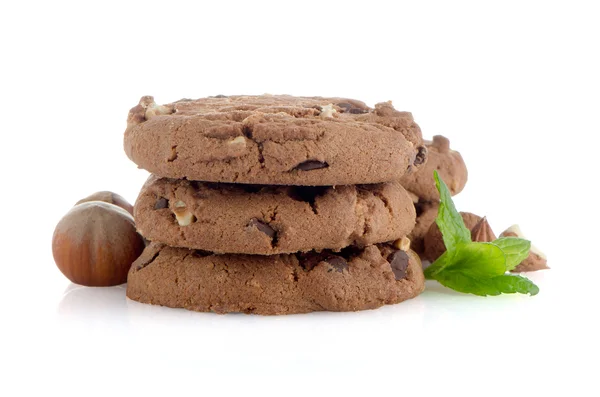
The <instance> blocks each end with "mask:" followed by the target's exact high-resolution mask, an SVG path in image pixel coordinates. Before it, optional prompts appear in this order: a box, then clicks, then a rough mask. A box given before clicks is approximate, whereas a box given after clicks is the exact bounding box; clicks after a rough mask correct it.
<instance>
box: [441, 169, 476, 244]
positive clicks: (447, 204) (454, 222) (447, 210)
mask: <svg viewBox="0 0 600 397" xmlns="http://www.w3.org/2000/svg"><path fill="white" fill-rule="evenodd" d="M433 178H434V179H435V186H436V187H437V189H438V191H439V192H440V207H439V209H438V214H437V217H436V218H435V223H437V225H438V227H439V228H440V231H441V232H442V237H443V239H444V245H445V246H446V250H447V251H453V250H454V248H455V247H456V246H457V245H458V244H461V243H470V242H471V232H470V231H469V229H467V228H466V226H465V223H464V222H463V219H462V216H460V214H459V213H458V211H456V208H455V207H454V202H453V201H452V196H451V195H450V191H449V190H448V186H446V184H445V183H444V181H443V180H441V179H440V176H439V175H438V172H437V171H433Z"/></svg>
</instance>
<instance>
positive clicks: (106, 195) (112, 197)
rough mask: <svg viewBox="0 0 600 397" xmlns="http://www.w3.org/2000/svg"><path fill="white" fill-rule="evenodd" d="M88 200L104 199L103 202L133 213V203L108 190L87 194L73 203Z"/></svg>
mask: <svg viewBox="0 0 600 397" xmlns="http://www.w3.org/2000/svg"><path fill="white" fill-rule="evenodd" d="M90 201H104V202H105V203H110V204H114V205H116V206H119V207H121V208H123V209H124V210H125V211H127V212H129V213H130V214H131V215H133V205H131V204H129V202H128V201H127V200H125V199H124V198H123V197H122V196H120V195H118V194H117V193H113V192H109V191H103V192H96V193H94V194H91V195H89V196H87V197H86V198H83V199H81V200H79V201H78V202H77V203H75V205H78V204H82V203H87V202H90Z"/></svg>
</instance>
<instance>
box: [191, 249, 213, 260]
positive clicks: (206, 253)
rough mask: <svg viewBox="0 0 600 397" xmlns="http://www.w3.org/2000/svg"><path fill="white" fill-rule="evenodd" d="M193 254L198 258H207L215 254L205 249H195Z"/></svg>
mask: <svg viewBox="0 0 600 397" xmlns="http://www.w3.org/2000/svg"><path fill="white" fill-rule="evenodd" d="M192 255H193V256H195V257H196V258H205V257H207V256H211V255H213V253H212V252H209V251H204V250H194V252H192Z"/></svg>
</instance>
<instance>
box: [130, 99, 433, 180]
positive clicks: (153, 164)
mask: <svg viewBox="0 0 600 397" xmlns="http://www.w3.org/2000/svg"><path fill="white" fill-rule="evenodd" d="M124 147H125V152H126V153H127V155H128V156H129V158H130V159H131V160H132V161H133V162H135V163H136V164H137V165H138V166H139V167H140V168H144V169H146V170H148V171H150V172H152V173H154V174H156V175H159V176H162V177H169V178H185V179H189V180H200V181H208V182H230V183H250V184H270V185H307V186H325V185H351V184H367V183H381V182H390V181H394V180H398V179H400V178H401V177H402V176H404V175H405V174H407V173H410V172H413V171H416V170H418V169H419V168H420V167H421V166H422V165H423V164H424V163H425V161H426V158H427V149H426V147H425V146H424V145H423V143H422V136H421V131H420V129H419V126H418V125H417V124H416V123H415V122H414V120H413V117H412V115H411V114H410V113H408V112H399V111H397V110H395V109H394V107H393V106H392V105H391V103H389V102H386V103H379V104H377V105H375V108H370V107H368V106H366V105H365V104H364V103H363V102H360V101H356V100H351V99H344V98H321V97H292V96H287V95H262V96H230V97H226V96H223V95H219V96H217V97H210V98H203V99H198V100H188V99H182V100H180V101H177V102H174V103H170V104H167V105H157V104H156V103H155V102H154V99H153V98H152V97H149V96H148V97H143V98H142V99H141V100H140V102H139V104H138V105H137V106H135V107H134V108H133V109H131V110H130V112H129V116H128V119H127V129H126V131H125V140H124Z"/></svg>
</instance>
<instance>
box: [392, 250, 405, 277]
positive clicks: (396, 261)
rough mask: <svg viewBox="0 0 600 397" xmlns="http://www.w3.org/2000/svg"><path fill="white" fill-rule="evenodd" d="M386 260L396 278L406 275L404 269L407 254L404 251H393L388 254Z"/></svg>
mask: <svg viewBox="0 0 600 397" xmlns="http://www.w3.org/2000/svg"><path fill="white" fill-rule="evenodd" d="M387 261H388V262H389V263H390V266H391V267H392V271H393V272H394V276H396V280H402V279H403V278H404V277H406V269H407V268H408V254H407V253H406V252H404V251H401V250H398V251H394V252H392V253H391V254H389V255H388V257H387Z"/></svg>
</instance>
